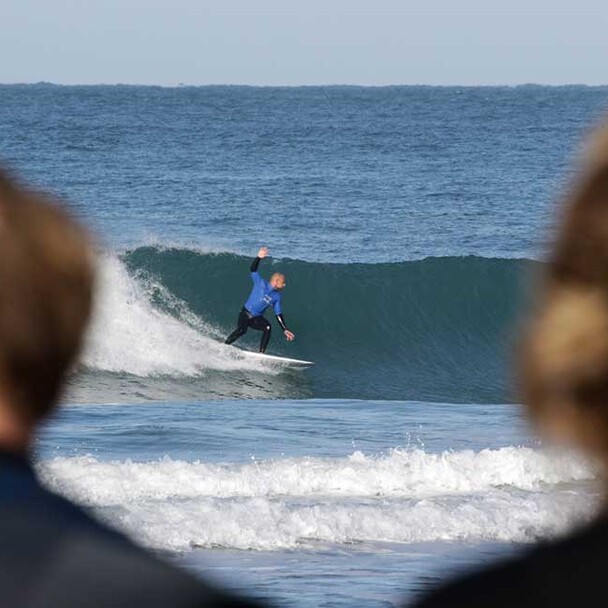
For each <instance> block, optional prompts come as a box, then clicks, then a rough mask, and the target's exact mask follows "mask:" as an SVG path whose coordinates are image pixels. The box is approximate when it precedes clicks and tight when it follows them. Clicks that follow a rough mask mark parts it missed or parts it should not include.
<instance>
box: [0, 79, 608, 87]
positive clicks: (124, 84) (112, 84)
mask: <svg viewBox="0 0 608 608" xmlns="http://www.w3.org/2000/svg"><path fill="white" fill-rule="evenodd" d="M0 86H53V87H151V88H163V89H185V88H204V87H234V88H254V89H297V88H322V87H327V88H332V87H333V88H339V87H343V88H347V87H352V88H368V89H382V88H399V87H401V88H405V87H428V88H518V87H552V88H559V87H587V88H602V87H606V86H608V82H606V83H598V84H587V83H582V82H581V83H579V82H564V83H551V84H544V83H538V82H521V83H511V84H504V83H503V84H500V83H495V84H458V83H455V84H428V83H400V84H397V83H392V84H357V83H331V84H240V83H205V84H188V83H183V82H180V83H176V84H158V83H129V82H110V83H108V82H97V83H65V82H52V81H48V80H38V81H32V82H1V81H0Z"/></svg>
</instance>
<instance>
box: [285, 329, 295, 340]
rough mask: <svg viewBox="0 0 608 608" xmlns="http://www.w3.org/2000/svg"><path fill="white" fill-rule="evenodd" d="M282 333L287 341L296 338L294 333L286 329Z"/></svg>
mask: <svg viewBox="0 0 608 608" xmlns="http://www.w3.org/2000/svg"><path fill="white" fill-rule="evenodd" d="M283 333H284V334H285V338H286V340H287V341H288V342H291V341H292V340H295V339H296V336H295V334H294V333H293V332H291V331H289V330H288V329H286V330H285V331H284V332H283Z"/></svg>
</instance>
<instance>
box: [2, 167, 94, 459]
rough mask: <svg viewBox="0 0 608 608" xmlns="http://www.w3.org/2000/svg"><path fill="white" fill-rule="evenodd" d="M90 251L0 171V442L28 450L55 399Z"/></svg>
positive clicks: (79, 323) (50, 207)
mask: <svg viewBox="0 0 608 608" xmlns="http://www.w3.org/2000/svg"><path fill="white" fill-rule="evenodd" d="M92 259H93V256H92V253H91V247H90V244H89V240H88V237H87V235H86V234H85V232H84V230H83V229H82V228H81V227H80V226H79V225H78V224H77V223H76V222H75V221H74V220H73V219H71V218H70V217H69V216H68V215H67V213H66V212H65V211H63V210H62V209H61V208H60V207H58V206H57V205H55V204H52V203H51V202H50V201H49V200H46V198H45V197H43V196H41V195H38V194H33V193H31V192H28V191H26V190H23V189H21V188H19V187H18V186H17V185H16V184H15V183H13V182H12V181H11V180H10V179H9V178H8V177H7V176H6V175H5V174H4V173H0V442H1V443H2V444H3V445H4V446H5V447H12V448H14V449H15V450H18V451H19V450H23V449H26V448H27V444H28V442H29V435H30V434H31V431H32V430H33V428H34V426H35V425H36V423H37V422H38V421H39V420H40V419H41V418H43V417H44V416H45V415H46V414H47V413H48V412H49V411H50V410H51V409H52V408H53V406H54V405H55V404H56V403H57V401H58V400H59V398H60V394H61V390H62V387H63V385H64V382H65V379H66V375H67V373H68V372H69V370H70V368H71V366H72V365H73V363H74V362H75V359H76V357H77V355H78V353H79V350H80V346H81V343H82V337H83V333H84V330H85V328H86V325H87V322H88V319H89V315H90V311H91V299H92V290H93V262H92Z"/></svg>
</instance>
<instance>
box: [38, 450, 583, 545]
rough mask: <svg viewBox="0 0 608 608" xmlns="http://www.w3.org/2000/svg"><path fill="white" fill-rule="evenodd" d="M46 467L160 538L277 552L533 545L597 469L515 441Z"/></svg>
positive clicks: (66, 489) (83, 498)
mask: <svg viewBox="0 0 608 608" xmlns="http://www.w3.org/2000/svg"><path fill="white" fill-rule="evenodd" d="M41 475H42V478H43V480H44V481H45V483H47V484H48V485H49V486H50V487H51V488H53V489H55V490H58V491H60V492H63V493H67V494H69V495H70V496H71V497H72V498H74V499H75V500H76V501H77V502H80V503H83V504H86V505H88V506H89V507H92V508H93V509H94V510H96V511H97V512H98V513H99V514H100V515H101V516H102V517H106V518H108V519H109V520H112V521H115V520H116V521H119V522H120V525H121V526H122V527H123V528H124V529H125V530H127V531H128V532H130V533H132V534H134V535H135V536H136V537H137V538H139V539H140V540H142V541H143V542H145V543H147V544H149V545H151V546H153V547H158V548H165V549H170V550H184V549H187V548H189V547H192V546H205V547H214V546H222V547H232V548H237V549H260V550H265V549H286V548H293V547H296V546H300V545H301V544H302V543H304V544H306V543H310V542H313V541H314V542H322V543H336V542H337V543H343V542H361V541H382V542H399V543H403V542H418V541H432V540H438V539H454V540H455V539H468V540H472V541H473V540H475V541H480V540H513V541H520V542H525V541H526V540H531V539H533V538H535V537H536V536H538V535H546V534H552V533H555V532H556V531H559V530H561V529H563V528H564V527H566V526H567V525H568V524H569V522H571V521H572V520H575V519H580V518H582V517H585V516H586V515H587V513H588V510H589V498H588V496H587V495H586V493H585V491H580V492H572V491H570V490H569V491H567V492H566V491H564V492H562V491H561V490H560V488H561V487H565V484H566V485H567V486H568V487H570V486H571V485H572V484H581V483H582V484H585V483H586V482H589V481H590V480H592V479H593V477H594V471H593V470H592V468H591V467H590V466H589V464H588V463H586V462H584V461H582V460H580V459H578V458H576V457H574V456H567V457H566V456H562V457H561V458H553V457H550V456H548V455H546V454H544V453H543V452H539V451H535V450H531V449H529V448H515V447H508V448H501V449H498V450H482V451H480V452H472V451H462V452H445V453H442V454H430V453H426V452H424V451H422V450H393V451H392V452H391V453H390V454H388V455H385V456H365V455H363V454H362V453H360V452H355V453H353V454H351V455H350V456H348V457H346V458H290V459H282V460H271V461H260V462H257V461H252V462H251V463H247V464H210V463H202V462H193V463H190V462H184V461H175V460H171V459H170V458H164V459H163V460H160V461H157V462H145V463H135V462H131V461H125V462H102V461H98V460H96V459H95V458H92V457H76V458H55V459H53V460H50V461H47V462H45V463H43V464H42V465H41ZM558 493H559V495H560V498H559V501H557V500H556V496H555V495H556V494H558Z"/></svg>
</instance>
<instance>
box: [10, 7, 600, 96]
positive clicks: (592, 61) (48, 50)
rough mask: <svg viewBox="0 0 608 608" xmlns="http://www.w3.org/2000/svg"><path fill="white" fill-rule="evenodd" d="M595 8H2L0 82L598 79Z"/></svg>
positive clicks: (472, 82) (486, 82)
mask: <svg viewBox="0 0 608 608" xmlns="http://www.w3.org/2000/svg"><path fill="white" fill-rule="evenodd" d="M607 31H608V1H606V0H570V1H564V0H553V1H549V0H525V1H524V0H452V1H449V0H417V1H410V0H369V1H365V2H363V1H360V0H306V1H305V2H304V1H301V0H300V1H298V2H294V1H292V0H221V1H212V2H211V1H206V0H88V1H87V0H79V1H77V0H52V1H48V0H1V2H0V57H1V59H0V82H1V83H15V82H40V81H46V82H54V83H58V84H100V83H104V84H117V83H128V84H158V85H164V86H175V85H179V84H187V85H204V84H247V85H313V84H320V85H330V84H360V85H387V84H431V85H432V84H435V85H495V84H498V85H514V84H523V83H538V84H608V61H607V59H608V35H606V32H607Z"/></svg>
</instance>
